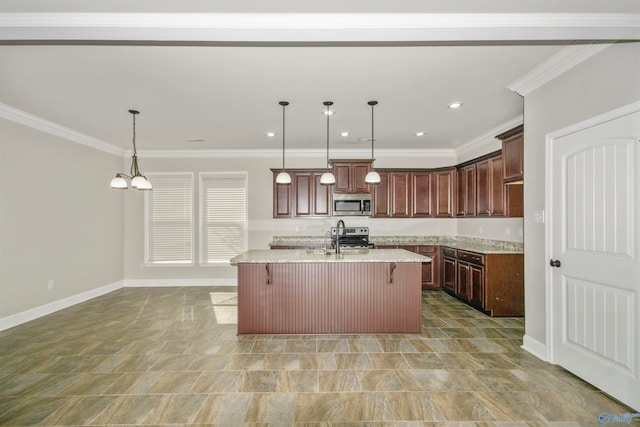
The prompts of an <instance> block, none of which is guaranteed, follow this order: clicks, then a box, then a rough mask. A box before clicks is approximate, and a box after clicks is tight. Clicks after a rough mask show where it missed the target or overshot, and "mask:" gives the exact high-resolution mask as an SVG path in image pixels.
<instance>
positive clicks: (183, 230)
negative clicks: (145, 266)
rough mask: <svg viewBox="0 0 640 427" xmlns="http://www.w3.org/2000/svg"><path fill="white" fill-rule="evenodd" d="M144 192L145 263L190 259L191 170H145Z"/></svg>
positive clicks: (191, 260)
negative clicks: (146, 186) (149, 185)
mask: <svg viewBox="0 0 640 427" xmlns="http://www.w3.org/2000/svg"><path fill="white" fill-rule="evenodd" d="M148 178H149V180H150V181H151V182H152V183H153V190H151V191H148V192H146V193H145V198H146V209H145V213H146V215H145V226H146V233H145V236H146V239H145V240H146V250H145V253H146V257H145V258H146V259H145V261H146V262H147V263H149V264H191V263H193V243H192V240H193V174H191V173H166V174H153V175H151V174H149V175H148Z"/></svg>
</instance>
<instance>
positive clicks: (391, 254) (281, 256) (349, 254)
mask: <svg viewBox="0 0 640 427" xmlns="http://www.w3.org/2000/svg"><path fill="white" fill-rule="evenodd" d="M350 262H420V263H422V262H431V258H429V257H427V256H424V255H419V254H416V253H414V252H410V251H407V250H404V249H366V250H359V251H353V250H344V252H343V253H341V254H339V255H336V254H328V255H324V254H322V253H321V252H319V251H314V250H308V249H281V250H277V251H273V250H268V249H267V250H250V251H247V252H244V253H242V254H240V255H238V256H235V257H233V258H231V265H238V264H266V263H350Z"/></svg>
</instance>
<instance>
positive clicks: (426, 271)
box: [416, 245, 440, 290]
mask: <svg viewBox="0 0 640 427" xmlns="http://www.w3.org/2000/svg"><path fill="white" fill-rule="evenodd" d="M416 252H417V253H419V254H420V255H424V256H428V257H430V258H431V262H423V263H422V289H423V290H426V289H440V275H439V272H440V257H439V251H438V246H432V245H418V246H417V247H416Z"/></svg>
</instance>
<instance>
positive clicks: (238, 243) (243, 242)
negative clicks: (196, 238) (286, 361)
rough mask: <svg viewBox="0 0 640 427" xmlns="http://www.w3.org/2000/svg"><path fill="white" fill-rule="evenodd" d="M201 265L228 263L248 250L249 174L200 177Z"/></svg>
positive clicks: (204, 175)
mask: <svg viewBox="0 0 640 427" xmlns="http://www.w3.org/2000/svg"><path fill="white" fill-rule="evenodd" d="M200 206H201V208H200V239H201V244H200V246H201V250H200V262H201V263H203V264H215V263H228V262H229V259H230V258H233V257H234V256H236V255H238V254H240V253H242V252H244V251H246V247H247V174H246V173H202V174H200Z"/></svg>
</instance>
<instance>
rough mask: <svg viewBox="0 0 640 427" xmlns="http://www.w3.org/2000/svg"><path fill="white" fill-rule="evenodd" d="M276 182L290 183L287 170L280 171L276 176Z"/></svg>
mask: <svg viewBox="0 0 640 427" xmlns="http://www.w3.org/2000/svg"><path fill="white" fill-rule="evenodd" d="M276 184H279V185H289V184H291V175H289V174H288V173H287V172H285V171H282V172H280V173H279V174H278V175H277V176H276Z"/></svg>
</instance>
